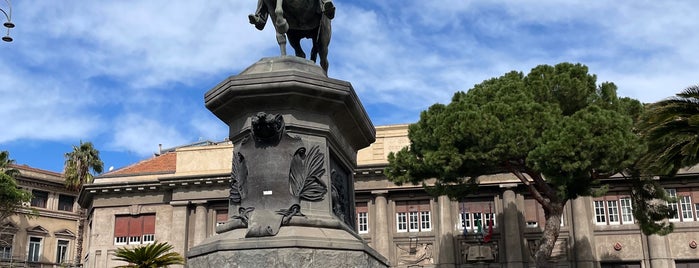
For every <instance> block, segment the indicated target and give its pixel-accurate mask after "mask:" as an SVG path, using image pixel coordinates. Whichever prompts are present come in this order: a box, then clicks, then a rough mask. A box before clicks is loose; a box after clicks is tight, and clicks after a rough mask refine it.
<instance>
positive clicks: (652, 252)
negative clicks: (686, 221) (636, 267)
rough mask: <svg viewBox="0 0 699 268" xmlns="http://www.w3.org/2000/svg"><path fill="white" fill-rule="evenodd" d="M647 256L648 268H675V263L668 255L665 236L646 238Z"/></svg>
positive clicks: (668, 250)
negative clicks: (648, 258)
mask: <svg viewBox="0 0 699 268" xmlns="http://www.w3.org/2000/svg"><path fill="white" fill-rule="evenodd" d="M648 255H649V257H650V268H660V267H675V262H674V260H673V259H672V255H671V254H670V246H669V245H668V240H667V236H660V235H649V236H648Z"/></svg>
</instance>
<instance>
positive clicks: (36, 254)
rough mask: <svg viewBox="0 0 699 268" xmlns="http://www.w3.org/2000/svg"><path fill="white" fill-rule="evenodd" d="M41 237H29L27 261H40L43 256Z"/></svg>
mask: <svg viewBox="0 0 699 268" xmlns="http://www.w3.org/2000/svg"><path fill="white" fill-rule="evenodd" d="M41 240H42V239H41V237H35V236H30V237H29V252H28V253H27V261H30V262H38V261H39V259H40V258H41Z"/></svg>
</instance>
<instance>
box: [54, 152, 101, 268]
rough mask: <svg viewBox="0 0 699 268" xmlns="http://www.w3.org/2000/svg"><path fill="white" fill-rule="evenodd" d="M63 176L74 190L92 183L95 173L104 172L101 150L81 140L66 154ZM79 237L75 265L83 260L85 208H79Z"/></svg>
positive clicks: (67, 185)
mask: <svg viewBox="0 0 699 268" xmlns="http://www.w3.org/2000/svg"><path fill="white" fill-rule="evenodd" d="M65 158H66V162H65V165H64V170H63V176H64V177H65V180H66V181H65V185H66V187H68V188H70V189H72V190H76V191H77V190H80V188H81V187H82V186H83V184H86V183H91V182H92V178H93V176H94V175H93V174H99V173H102V168H103V166H104V164H103V163H102V160H100V152H99V151H98V150H97V149H95V148H94V147H93V146H92V143H91V142H82V141H80V145H79V146H75V145H74V146H73V151H72V152H69V153H66V154H65ZM78 216H79V219H78V237H77V241H76V250H75V251H76V252H75V265H77V266H79V265H80V261H81V260H82V251H83V236H84V234H83V232H84V231H85V220H86V217H85V216H86V215H85V209H84V208H82V207H81V208H80V209H78Z"/></svg>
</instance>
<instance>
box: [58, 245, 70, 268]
mask: <svg viewBox="0 0 699 268" xmlns="http://www.w3.org/2000/svg"><path fill="white" fill-rule="evenodd" d="M68 243H69V242H68V240H61V239H59V240H58V246H56V263H65V262H66V257H67V256H68Z"/></svg>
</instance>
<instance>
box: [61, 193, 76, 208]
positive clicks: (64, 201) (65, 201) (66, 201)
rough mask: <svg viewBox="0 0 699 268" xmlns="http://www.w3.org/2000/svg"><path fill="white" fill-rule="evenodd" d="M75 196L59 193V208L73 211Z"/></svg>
mask: <svg viewBox="0 0 699 268" xmlns="http://www.w3.org/2000/svg"><path fill="white" fill-rule="evenodd" d="M73 203H75V197H74V196H70V195H58V210H63V211H73Z"/></svg>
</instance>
